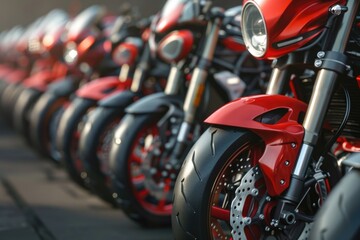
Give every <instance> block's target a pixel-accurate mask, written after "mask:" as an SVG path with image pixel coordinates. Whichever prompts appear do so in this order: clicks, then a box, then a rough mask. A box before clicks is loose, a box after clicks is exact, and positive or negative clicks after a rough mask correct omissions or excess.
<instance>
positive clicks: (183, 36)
mask: <svg viewBox="0 0 360 240" xmlns="http://www.w3.org/2000/svg"><path fill="white" fill-rule="evenodd" d="M174 41H179V42H181V43H182V46H181V47H179V53H178V54H177V56H175V58H172V59H169V58H168V57H166V55H165V53H164V52H166V51H164V48H165V47H166V46H167V45H168V44H171V43H172V42H174ZM193 44H194V36H193V33H192V32H191V31H189V30H179V31H173V32H171V33H169V34H168V35H167V36H166V37H165V38H164V39H162V40H161V42H160V44H159V47H158V54H159V56H160V57H161V58H162V59H163V60H165V61H167V62H178V61H180V60H182V59H184V58H185V57H187V56H188V54H189V53H190V52H191V49H192V47H193Z"/></svg>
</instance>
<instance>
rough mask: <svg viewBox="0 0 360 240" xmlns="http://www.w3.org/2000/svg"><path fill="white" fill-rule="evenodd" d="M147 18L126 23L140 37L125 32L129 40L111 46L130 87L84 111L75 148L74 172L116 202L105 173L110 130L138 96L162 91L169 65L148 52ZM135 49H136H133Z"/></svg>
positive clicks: (87, 183) (93, 189) (109, 144)
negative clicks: (128, 77) (84, 114)
mask: <svg viewBox="0 0 360 240" xmlns="http://www.w3.org/2000/svg"><path fill="white" fill-rule="evenodd" d="M151 19H152V17H150V18H148V19H142V20H140V21H136V22H134V23H130V25H129V26H128V27H129V28H130V29H137V31H139V30H141V31H140V32H142V34H141V38H140V35H139V36H138V37H137V38H134V36H132V37H130V35H128V34H127V37H126V39H127V40H129V41H125V42H123V43H122V44H120V45H119V46H117V47H116V48H115V49H114V53H113V56H114V58H115V59H114V60H116V62H118V63H119V64H120V65H122V70H125V71H127V72H129V74H130V75H131V78H132V83H131V86H130V88H129V89H128V90H125V91H122V92H119V93H117V94H113V95H111V96H109V97H106V98H104V99H102V100H101V101H99V102H98V105H97V107H96V109H95V110H94V111H92V112H91V113H89V114H88V117H87V119H86V121H84V127H83V128H82V131H81V133H80V139H79V149H78V152H79V159H80V160H81V162H82V164H79V165H78V166H80V168H79V169H78V173H79V174H81V176H83V177H84V181H85V184H86V186H88V187H89V188H90V189H91V191H92V192H94V193H95V194H97V195H98V196H100V197H101V198H102V199H104V200H106V201H108V202H110V203H111V204H114V205H115V204H116V203H115V199H114V197H113V191H112V190H111V188H110V181H109V180H110V176H109V174H108V173H109V167H108V166H109V152H110V146H111V141H112V137H113V133H114V130H115V128H116V126H117V125H118V124H119V122H120V121H121V119H122V117H123V116H124V112H125V109H126V108H127V107H128V106H129V105H130V104H132V103H134V102H135V101H138V100H139V99H141V98H142V97H145V96H147V95H149V94H153V93H156V92H162V91H163V90H164V86H165V83H166V78H167V76H168V75H169V69H170V66H169V65H168V64H166V63H164V62H163V61H161V60H160V59H159V58H157V57H154V56H152V54H151V52H150V46H149V42H148V39H149V32H150V29H149V25H150V22H151ZM144 26H146V29H144ZM138 34H139V32H138ZM136 39H137V40H138V41H140V42H142V46H141V47H140V48H138V47H136V46H135V45H134V43H135V42H136V41H134V40H136ZM135 49H138V50H136V51H134V50H135ZM134 53H137V54H139V56H138V58H137V59H133V60H136V61H135V62H133V60H131V59H132V58H129V56H132V55H133V54H134ZM129 61H130V62H129ZM124 63H127V64H125V65H124ZM126 75H127V74H126ZM120 76H122V74H120Z"/></svg>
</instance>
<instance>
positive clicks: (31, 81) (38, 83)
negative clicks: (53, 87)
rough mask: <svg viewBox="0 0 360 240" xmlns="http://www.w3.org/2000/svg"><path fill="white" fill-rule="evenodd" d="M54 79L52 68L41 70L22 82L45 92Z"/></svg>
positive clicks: (28, 86) (26, 85)
mask: <svg viewBox="0 0 360 240" xmlns="http://www.w3.org/2000/svg"><path fill="white" fill-rule="evenodd" d="M53 79H54V74H53V72H52V71H51V70H47V71H40V72H38V73H35V74H33V75H32V76H30V77H28V78H26V79H25V80H24V82H23V83H22V84H23V85H24V86H25V87H27V88H34V89H37V90H39V91H42V92H44V91H46V89H47V86H48V85H49V83H50V82H51V81H52V80H53Z"/></svg>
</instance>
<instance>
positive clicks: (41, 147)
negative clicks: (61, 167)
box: [29, 5, 118, 163]
mask: <svg viewBox="0 0 360 240" xmlns="http://www.w3.org/2000/svg"><path fill="white" fill-rule="evenodd" d="M114 20H115V19H114V17H113V16H111V15H110V16H109V15H107V12H106V9H105V8H103V7H101V6H98V5H94V6H91V7H88V8H86V9H85V10H83V11H82V12H80V13H79V14H78V15H77V16H76V17H75V18H74V19H73V20H72V21H71V23H70V26H69V29H68V30H67V32H66V43H65V50H64V53H63V59H64V61H65V62H66V64H67V69H68V74H67V75H66V76H65V77H63V78H61V79H59V80H56V81H55V82H54V83H52V84H49V85H48V86H47V89H46V92H44V93H43V94H41V96H40V97H39V98H38V99H37V101H36V102H35V104H34V106H33V108H32V110H31V112H30V113H29V122H30V133H29V135H30V140H31V142H32V144H33V146H34V147H35V149H36V150H37V151H38V152H39V153H40V154H42V155H43V156H46V157H50V158H51V159H52V160H54V161H55V162H56V163H59V159H60V153H59V151H58V149H57V148H56V146H55V138H56V130H57V128H58V124H59V120H60V117H61V116H62V114H63V111H64V110H65V108H66V106H67V105H68V104H69V102H70V99H71V97H72V96H73V93H74V92H75V91H76V90H77V89H78V88H79V87H80V86H82V85H83V84H85V83H86V82H89V81H91V80H93V79H96V78H99V77H103V76H111V75H114V76H115V75H117V74H118V73H117V71H118V66H116V64H114V63H113V62H112V61H111V59H110V58H109V56H108V54H107V53H108V52H109V50H110V48H111V44H110V43H109V42H108V41H106V40H107V34H109V29H110V28H111V26H112V25H113V23H114Z"/></svg>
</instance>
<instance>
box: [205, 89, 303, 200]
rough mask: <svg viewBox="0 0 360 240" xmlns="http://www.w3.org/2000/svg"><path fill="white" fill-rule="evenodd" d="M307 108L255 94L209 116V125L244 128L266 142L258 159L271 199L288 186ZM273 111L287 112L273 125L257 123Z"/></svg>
mask: <svg viewBox="0 0 360 240" xmlns="http://www.w3.org/2000/svg"><path fill="white" fill-rule="evenodd" d="M306 108H307V105H306V104H305V103H303V102H301V101H299V100H297V99H294V98H290V97H286V96H282V95H258V96H251V97H245V98H241V99H238V100H235V101H233V102H231V103H229V104H227V105H225V106H223V107H222V108H220V109H219V110H217V111H216V112H215V113H213V114H212V115H211V116H210V117H208V118H207V119H206V120H205V122H206V123H209V124H216V125H225V126H231V127H236V128H246V129H249V130H250V131H252V132H254V133H256V134H257V135H258V136H260V138H262V139H263V140H264V142H265V150H264V153H263V155H262V157H261V158H260V160H259V167H260V168H261V170H262V173H263V175H264V178H265V181H266V186H267V190H268V193H269V195H270V196H278V195H280V194H281V193H282V192H284V191H285V190H286V189H287V188H288V186H289V183H290V177H291V173H292V171H293V168H294V166H295V163H296V159H297V156H298V154H299V150H300V147H301V143H302V140H303V137H304V128H303V126H302V125H301V124H300V123H299V121H301V120H300V118H301V116H303V114H304V113H305V111H306ZM276 109H286V110H287V111H284V115H283V116H282V117H281V118H280V119H278V120H277V121H276V122H275V123H272V124H266V123H262V122H260V120H259V119H260V118H261V116H264V115H265V114H266V113H269V112H270V111H273V110H276Z"/></svg>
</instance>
